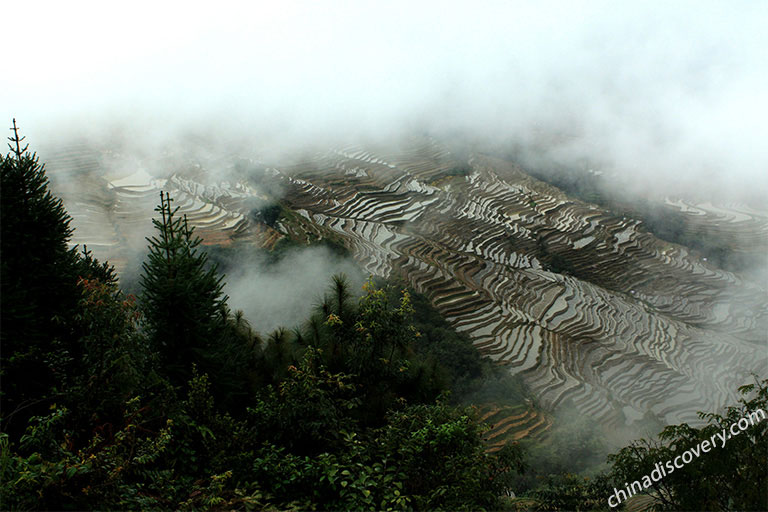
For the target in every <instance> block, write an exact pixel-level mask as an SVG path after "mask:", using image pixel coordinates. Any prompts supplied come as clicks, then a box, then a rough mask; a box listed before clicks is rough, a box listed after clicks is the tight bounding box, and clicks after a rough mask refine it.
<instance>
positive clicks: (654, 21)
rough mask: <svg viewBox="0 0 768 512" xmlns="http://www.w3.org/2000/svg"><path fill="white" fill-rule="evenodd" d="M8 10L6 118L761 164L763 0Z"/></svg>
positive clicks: (698, 172) (741, 168)
mask: <svg viewBox="0 0 768 512" xmlns="http://www.w3.org/2000/svg"><path fill="white" fill-rule="evenodd" d="M192 4H195V5H200V6H199V7H197V6H195V7H191V6H190V5H192ZM414 4H415V5H414ZM2 15H3V22H2V27H3V30H2V33H3V41H4V65H3V68H2V80H0V98H1V99H2V101H0V114H2V118H3V119H5V120H6V121H5V122H6V124H9V123H10V118H11V117H13V116H15V117H16V118H18V119H19V121H20V124H22V125H23V126H24V127H25V129H26V133H27V134H30V135H32V136H34V135H39V137H40V138H44V137H51V134H50V133H46V132H51V131H53V133H54V134H62V137H63V134H64V133H65V130H62V128H61V126H72V124H73V123H74V124H78V125H88V126H90V127H91V128H93V129H98V128H99V127H100V126H101V125H102V124H103V123H106V122H109V123H116V122H125V123H127V124H128V125H130V126H141V127H142V128H141V131H144V132H149V133H153V132H157V133H161V132H163V133H169V132H172V131H173V130H176V129H179V128H187V127H190V126H192V127H195V126H200V125H203V124H208V125H211V126H214V127H217V128H219V129H222V130H225V129H227V128H233V127H234V128H236V129H237V130H238V131H240V132H243V131H245V132H248V133H252V134H253V136H254V137H260V136H265V135H267V134H268V135H269V136H271V137H276V138H277V139H278V140H281V141H283V142H284V143H286V144H290V143H293V141H297V140H305V139H306V140H309V139H313V138H316V137H319V136H321V135H322V136H327V135H329V134H331V135H335V136H339V137H340V138H344V137H348V136H349V135H350V134H354V133H357V132H363V133H367V134H371V133H372V134H387V133H399V132H405V131H408V130H414V129H416V130H423V129H428V130H444V129H458V130H466V131H468V132H469V131H471V133H473V134H474V135H478V134H479V135H481V136H486V137H489V138H490V137H501V138H504V139H517V140H520V141H525V140H527V139H530V138H531V137H533V136H534V135H533V134H535V136H536V137H540V136H550V135H551V136H553V137H555V138H556V140H559V141H561V144H562V146H561V147H559V148H557V149H558V150H560V151H564V152H565V153H566V154H570V153H573V154H574V156H579V155H581V154H585V155H590V154H591V155H595V156H596V155H599V157H600V158H601V159H602V160H603V161H604V162H607V163H608V164H609V165H611V166H613V167H615V168H616V169H618V170H619V171H623V172H626V173H628V174H630V173H638V172H643V173H647V174H648V176H659V177H662V176H665V175H669V174H671V173H682V174H686V175H691V176H706V177H711V176H718V177H719V179H720V180H721V181H726V182H729V183H744V182H752V183H753V184H754V182H756V181H758V182H760V183H761V184H764V183H765V181H766V179H765V175H768V172H767V170H768V143H766V134H767V133H768V130H766V127H765V126H766V119H768V81H767V77H768V54H767V53H766V52H767V49H768V30H766V28H765V27H766V26H768V2H765V1H758V0H756V1H753V2H733V1H728V2H724V1H718V2H706V1H696V2H669V1H667V2H624V1H620V2H616V1H613V2H581V3H579V2H575V1H567V2H541V1H535V2H534V1H530V2H478V1H475V2H448V1H440V2H413V1H412V2H396V1H387V2H351V1H350V2H343V1H333V2H309V1H307V2H286V1H270V2H267V1H258V2H228V1H216V2H205V3H203V2H162V1H157V0H156V1H152V2H147V1H132V2H121V3H117V2H104V1H100V2H95V1H94V2H80V1H70V2H61V1H56V2H37V1H34V0H25V1H23V2H12V3H11V4H10V5H8V6H4V8H3V13H2ZM62 123H64V124H62ZM56 136H58V135H56ZM563 141H564V142H563Z"/></svg>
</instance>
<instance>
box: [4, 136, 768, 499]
mask: <svg viewBox="0 0 768 512" xmlns="http://www.w3.org/2000/svg"><path fill="white" fill-rule="evenodd" d="M0 166H1V171H2V183H1V185H2V189H1V192H2V197H1V202H0V206H1V207H2V212H1V213H2V239H1V240H2V259H1V261H2V281H1V284H2V290H1V292H2V293H1V294H0V297H1V299H2V331H1V336H2V338H1V340H2V368H1V370H2V371H1V374H0V377H1V378H2V397H1V398H2V411H1V415H0V422H1V423H0V425H1V426H2V431H0V498H1V499H2V501H1V502H0V508H2V509H50V510H84V509H182V508H191V509H210V508H215V509H245V510H254V509H267V510H278V509H279V510H284V509H324V510H341V509H355V510H357V509H367V510H390V509H392V510H408V509H418V510H426V509H446V510H458V509H472V510H476V509H500V508H506V509H514V508H518V509H541V510H591V509H606V508H607V498H608V496H609V494H610V493H611V492H612V489H613V486H614V485H621V484H618V483H617V484H614V483H613V482H624V481H627V479H634V478H637V475H642V474H645V473H646V472H647V471H646V470H647V468H648V465H649V464H650V465H652V464H653V463H654V462H656V461H657V460H659V459H660V458H662V457H669V456H671V455H673V454H674V453H676V451H678V450H681V449H685V448H686V447H688V446H690V444H691V443H693V442H695V441H696V440H697V439H699V438H702V439H703V438H705V437H706V436H708V435H710V431H711V430H712V429H716V428H721V427H720V425H722V424H725V423H727V422H731V421H733V419H734V418H738V415H739V414H742V413H743V410H746V409H749V410H754V409H755V408H758V407H762V408H764V409H768V391H766V384H768V383H767V382H761V383H758V384H756V385H755V386H754V387H752V388H744V390H743V391H744V392H745V393H751V394H750V395H749V398H745V401H744V402H743V403H742V404H741V407H740V408H732V409H729V410H728V411H726V415H725V416H724V417H720V416H716V415H709V416H707V417H706V418H707V419H708V420H709V421H710V423H711V426H708V427H704V428H701V429H695V428H691V427H689V426H687V425H680V426H673V427H668V428H667V429H666V430H665V431H664V433H663V434H662V436H661V438H660V441H659V442H658V443H655V442H651V441H641V442H637V443H635V444H633V445H631V446H629V447H627V448H625V449H623V450H621V451H620V452H619V453H617V454H616V455H614V456H613V458H612V459H611V461H612V463H613V468H612V469H611V470H610V472H608V473H604V474H598V475H596V476H595V477H594V478H592V479H590V480H584V478H583V477H582V476H579V475H572V474H569V471H574V470H575V471H582V470H587V469H589V468H592V466H593V463H594V462H595V461H594V460H592V459H591V458H590V456H591V455H594V451H595V449H596V448H595V444H596V443H597V442H598V441H597V439H596V437H595V433H596V432H597V427H596V426H594V425H591V424H589V425H586V424H579V423H578V422H570V423H568V425H566V426H565V428H563V429H561V430H559V431H556V432H555V433H554V434H553V435H552V439H551V440H550V441H549V442H548V443H547V444H541V445H533V446H531V447H530V453H531V454H532V455H534V457H531V458H529V459H528V460H529V462H530V464H527V463H526V461H525V460H524V454H523V452H522V450H521V448H520V446H518V445H515V444H510V445H507V446H506V447H505V448H503V449H502V450H501V451H499V452H497V453H495V454H489V453H488V452H487V451H486V449H485V446H484V444H483V441H482V434H483V431H484V426H483V425H482V424H481V423H480V422H478V420H477V414H476V412H475V410H474V409H473V408H471V407H466V404H467V403H472V402H476V403H480V402H485V401H495V400H501V399H506V400H512V401H522V400H523V399H524V398H525V389H524V387H523V386H522V384H521V383H520V382H519V380H517V379H515V378H512V377H509V376H508V375H507V374H506V372H502V371H500V370H498V369H497V368H495V367H493V365H491V364H490V363H489V362H487V361H484V360H482V359H481V358H480V356H479V354H478V353H477V351H475V350H474V349H473V348H472V347H471V344H470V343H469V340H468V339H467V338H466V337H464V336H462V335H459V334H457V333H456V332H455V331H453V330H452V329H451V328H450V326H449V325H448V324H447V322H445V320H444V319H442V318H441V317H440V316H439V314H438V313H437V312H436V311H435V310H434V309H433V308H432V307H431V306H430V305H429V303H428V300H427V299H426V298H425V297H423V296H420V295H418V294H415V293H413V292H412V291H411V290H408V289H407V288H406V287H405V286H404V285H402V283H384V282H375V281H373V280H370V281H368V282H367V283H366V285H365V287H364V289H363V292H362V297H361V298H360V299H359V300H358V299H357V298H355V297H354V296H353V294H352V291H351V290H350V286H349V284H348V283H347V282H346V280H345V278H344V277H343V276H335V277H333V279H332V282H331V284H330V286H329V290H328V293H327V295H326V297H325V300H323V301H322V303H321V304H320V305H319V306H318V307H317V309H316V312H315V314H313V315H312V316H311V317H310V318H308V319H306V320H305V321H304V323H303V324H301V326H300V327H299V328H297V329H295V330H293V331H288V330H285V329H279V330H277V331H275V332H273V333H271V334H269V335H268V336H267V337H266V338H264V339H262V337H261V336H259V335H258V334H257V333H256V332H254V331H253V330H252V328H251V326H250V325H249V324H248V322H247V321H246V320H245V319H244V318H243V316H242V314H241V313H239V312H233V311H231V310H230V309H229V307H228V304H227V297H226V296H225V295H224V294H223V291H222V289H223V276H222V275H221V274H220V273H219V270H218V268H217V265H216V264H215V263H214V262H212V261H211V260H210V259H209V255H208V254H207V253H206V252H204V251H202V250H201V248H200V246H199V244H200V239H199V238H198V237H196V236H195V234H194V229H193V228H192V227H190V226H188V225H187V222H186V219H185V218H184V217H180V216H179V215H178V212H177V209H176V208H174V207H173V200H172V198H170V197H169V196H167V195H166V196H162V195H161V198H160V205H159V206H158V208H157V214H158V215H157V217H156V218H155V219H154V220H153V223H154V226H155V235H154V236H153V237H151V238H150V239H148V241H149V252H148V255H147V258H146V261H145V262H144V265H143V272H142V275H141V278H140V282H139V293H138V294H137V295H138V296H136V297H134V296H132V295H127V294H125V293H124V292H123V291H121V289H120V287H119V286H118V282H117V278H116V276H115V273H114V271H113V269H112V268H111V267H110V266H109V265H107V264H102V263H99V262H98V261H96V260H95V259H94V258H93V257H92V255H91V254H90V253H89V252H88V251H87V250H82V251H78V250H77V249H72V248H69V240H70V237H71V234H72V230H71V228H70V227H69V222H70V218H69V216H68V215H67V213H66V211H65V210H64V208H63V206H62V203H61V201H60V200H58V199H56V198H55V197H53V195H52V194H51V193H50V191H49V190H48V184H47V178H46V177H45V171H44V168H43V166H42V165H41V164H40V163H39V161H38V159H37V157H36V156H35V155H34V154H33V153H30V152H28V151H27V150H26V148H24V147H22V146H21V141H20V140H18V136H16V137H15V138H13V139H12V146H11V152H10V153H9V154H8V155H7V156H3V157H2V161H1V162H0ZM225 256H226V255H224V256H222V254H219V257H220V258H223V259H224V260H226V257H225ZM214 259H217V258H214ZM745 396H746V395H745ZM767 426H768V422H765V423H763V424H761V425H758V426H755V427H752V428H751V429H750V430H749V433H748V435H743V436H741V437H740V438H739V439H738V440H737V441H734V442H733V443H732V444H729V446H728V448H727V449H726V450H720V451H719V452H717V453H712V454H709V455H708V457H706V458H705V457H702V458H701V459H699V460H698V461H697V462H696V463H694V464H691V465H690V466H689V468H690V470H689V471H690V473H688V472H687V471H688V470H686V472H685V473H684V472H682V471H681V472H680V473H679V474H675V477H674V478H668V479H666V480H664V482H663V485H664V487H660V488H657V489H654V490H653V491H652V492H653V496H654V497H656V499H658V500H659V502H660V504H661V505H662V506H663V507H665V508H666V509H670V510H674V509H686V508H701V509H722V510H730V509H766V508H768V502H766V484H767V483H768V479H767V478H766V461H768V457H767V454H766V449H768V448H767V445H766V437H767V436H768V433H767V431H766V427H767ZM659 443H660V444H659ZM592 458H594V457H592ZM574 459H579V460H581V462H582V465H581V466H578V465H574V464H570V465H569V464H567V462H568V461H570V462H573V460H574ZM527 465H530V466H531V469H530V470H529V471H528V472H527V473H526V472H525V469H526V466H527ZM574 468H575V469H574ZM686 475H689V476H690V475H696V478H695V479H690V478H686ZM521 491H524V492H525V496H524V497H523V498H518V499H508V498H506V497H507V496H508V495H510V494H512V492H517V493H518V494H519V493H520V492H521Z"/></svg>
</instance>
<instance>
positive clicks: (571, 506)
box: [527, 473, 615, 512]
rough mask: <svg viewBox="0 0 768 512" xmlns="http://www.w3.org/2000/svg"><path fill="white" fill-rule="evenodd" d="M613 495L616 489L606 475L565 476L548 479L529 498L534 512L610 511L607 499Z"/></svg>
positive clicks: (560, 475)
mask: <svg viewBox="0 0 768 512" xmlns="http://www.w3.org/2000/svg"><path fill="white" fill-rule="evenodd" d="M612 493H613V485H612V483H611V482H610V479H609V478H608V477H607V476H606V475H598V476H596V477H594V478H589V477H580V476H578V475H575V474H571V473H564V474H559V475H551V476H549V477H548V478H547V480H546V482H545V483H543V485H541V486H540V487H538V488H537V489H536V490H535V491H533V492H531V493H529V494H528V495H527V496H528V498H532V505H533V506H531V507H530V508H531V509H533V510H541V511H548V512H554V511H568V512H579V511H586V510H603V511H607V510H609V509H610V507H609V506H608V496H610V495H611V494H612ZM613 510H615V509H613Z"/></svg>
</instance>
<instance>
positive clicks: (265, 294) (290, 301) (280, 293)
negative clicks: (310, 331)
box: [224, 248, 363, 334]
mask: <svg viewBox="0 0 768 512" xmlns="http://www.w3.org/2000/svg"><path fill="white" fill-rule="evenodd" d="M336 274H344V275H345V276H347V278H348V279H349V285H350V288H349V289H350V292H351V293H352V296H353V297H357V296H360V295H363V290H362V283H363V277H362V275H361V273H360V270H359V267H358V266H357V265H355V263H354V262H352V260H349V259H346V258H339V257H337V256H334V255H333V254H332V253H331V252H330V251H328V250H327V249H324V248H307V249H304V250H301V251H295V252H293V253H290V254H288V255H287V256H285V257H284V258H283V259H281V260H280V261H279V262H277V263H275V264H272V265H266V264H265V263H264V262H263V261H253V258H251V259H250V260H249V261H242V262H239V263H238V264H237V265H235V266H234V270H233V271H232V272H231V273H229V274H228V275H227V276H226V277H225V281H226V286H225V289H224V292H225V293H226V294H227V295H228V296H229V304H230V305H231V306H232V307H234V308H237V309H241V310H242V311H243V313H244V314H245V317H246V318H247V319H248V320H249V321H250V322H251V324H252V325H254V326H256V327H258V329H259V331H260V332H262V333H263V334H268V333H270V332H272V331H274V330H275V329H277V328H279V327H285V328H288V329H290V328H294V327H299V326H300V323H301V322H303V321H305V320H308V319H309V317H310V315H311V314H312V313H313V312H314V311H313V310H314V308H315V306H317V305H319V304H320V303H321V302H322V299H323V296H324V295H325V293H326V292H327V291H328V288H329V287H330V285H331V276H332V275H336Z"/></svg>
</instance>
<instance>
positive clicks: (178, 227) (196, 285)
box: [140, 192, 229, 385]
mask: <svg viewBox="0 0 768 512" xmlns="http://www.w3.org/2000/svg"><path fill="white" fill-rule="evenodd" d="M172 201H173V200H172V199H171V198H170V195H169V194H167V193H166V194H165V195H163V192H160V205H159V206H158V207H157V208H156V209H155V211H156V212H158V213H159V214H160V218H159V219H152V223H153V224H154V226H155V228H156V229H157V235H156V236H153V237H151V238H147V241H148V242H149V255H148V256H147V260H146V261H145V262H144V264H143V265H142V267H143V273H142V276H141V281H140V282H141V288H142V295H141V299H142V300H141V303H142V304H141V306H142V311H143V313H144V318H145V319H146V323H147V327H148V330H149V335H150V338H151V341H152V344H153V346H154V347H155V350H157V351H158V353H159V356H160V364H161V365H162V366H164V371H165V372H166V374H167V375H168V376H169V377H170V379H171V381H172V382H173V383H174V384H176V385H179V384H183V383H185V382H187V381H188V380H189V378H190V377H191V375H192V365H193V364H197V366H198V367H199V368H200V371H201V373H209V374H211V375H212V376H213V374H217V373H219V367H220V363H221V362H222V361H223V360H224V359H225V358H226V356H225V354H223V351H224V350H225V349H226V348H227V347H226V346H225V345H226V344H225V340H222V336H223V334H224V333H225V332H226V329H225V326H226V324H227V318H228V315H229V312H228V310H227V305H226V300H227V297H226V296H225V295H224V294H223V291H222V290H223V284H222V279H223V276H219V275H218V273H217V265H215V264H212V265H211V264H209V263H208V255H207V254H206V253H205V252H203V251H200V250H199V249H198V246H199V245H200V243H201V241H202V240H201V239H200V237H198V236H195V235H194V228H190V227H189V224H188V222H187V218H186V216H183V217H181V216H179V215H178V214H177V212H178V207H175V208H174V207H173V206H172V205H171V203H172Z"/></svg>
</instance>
